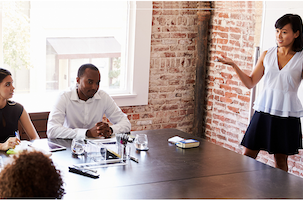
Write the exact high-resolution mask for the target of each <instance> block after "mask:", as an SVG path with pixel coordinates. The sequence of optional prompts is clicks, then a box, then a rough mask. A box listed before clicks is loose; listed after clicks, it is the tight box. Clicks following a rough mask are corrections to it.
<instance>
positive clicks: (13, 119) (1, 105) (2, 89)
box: [0, 68, 39, 151]
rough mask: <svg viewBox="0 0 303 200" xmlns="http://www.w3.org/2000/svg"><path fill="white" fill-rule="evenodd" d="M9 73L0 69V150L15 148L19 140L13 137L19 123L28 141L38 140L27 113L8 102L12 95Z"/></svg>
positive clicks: (20, 107)
mask: <svg viewBox="0 0 303 200" xmlns="http://www.w3.org/2000/svg"><path fill="white" fill-rule="evenodd" d="M14 89H15V88H14V86H13V79H12V76H11V73H10V72H9V71H8V70H6V69H3V68H0V150H2V151H6V150H8V149H11V148H15V146H16V145H17V144H19V143H20V140H19V139H18V138H17V137H16V136H15V131H17V130H18V122H19V121H20V123H21V125H22V127H23V129H24V131H25V132H26V134H27V135H28V137H29V138H30V139H39V136H38V134H37V131H36V129H35V128H34V126H33V124H32V122H31V120H30V118H29V115H28V113H27V112H26V111H25V110H24V108H23V106H22V105H21V104H18V103H15V102H13V101H10V100H9V99H10V98H12V96H13V94H14Z"/></svg>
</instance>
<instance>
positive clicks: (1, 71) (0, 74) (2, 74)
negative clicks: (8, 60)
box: [0, 68, 12, 83]
mask: <svg viewBox="0 0 303 200" xmlns="http://www.w3.org/2000/svg"><path fill="white" fill-rule="evenodd" d="M9 75H12V74H11V73H10V72H9V71H8V70H7V69H3V68H0V83H1V82H2V81H3V79H5V77H7V76H9Z"/></svg>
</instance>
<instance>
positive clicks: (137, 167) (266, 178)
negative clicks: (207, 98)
mask: <svg viewBox="0 0 303 200" xmlns="http://www.w3.org/2000/svg"><path fill="white" fill-rule="evenodd" d="M143 133H144V134H147V136H148V147H149V150H148V151H137V150H136V148H135V147H134V146H133V144H130V145H131V155H132V156H133V157H136V158H138V161H139V162H138V163H136V162H133V161H132V160H128V161H127V164H126V165H122V166H119V165H118V166H110V167H102V168H99V169H98V173H99V174H100V177H99V178H98V179H93V178H90V177H86V176H83V175H79V174H75V173H71V172H69V171H68V166H70V165H72V164H76V163H79V162H80V160H79V158H75V157H74V156H73V155H72V152H71V149H70V144H71V140H66V139H49V140H51V141H52V142H55V143H58V144H61V145H63V146H66V147H67V149H66V150H63V151H58V152H53V154H52V156H51V157H52V159H53V162H54V163H55V165H56V167H57V168H58V169H59V170H60V171H61V174H62V177H63V180H64V182H65V185H64V188H65V191H66V194H65V195H64V197H63V199H102V198H103V199H111V198H113V199H167V198H171V199H180V198H245V199H248V198H254V199H255V198H262V199H265V198H295V199H298V198H303V179H302V178H300V177H297V176H295V175H292V174H289V173H287V172H285V171H283V170H280V169H276V168H273V167H271V166H268V165H266V164H263V163H261V162H259V161H256V160H254V159H252V158H249V157H247V156H243V155H241V154H238V153H235V152H233V151H230V150H228V149H225V148H223V147H221V146H218V145H215V144H212V143H210V142H208V141H206V140H205V139H202V138H199V137H195V136H193V135H190V134H188V133H185V132H182V131H180V130H177V129H160V130H144V131H133V132H131V134H132V135H134V136H135V135H136V134H143ZM173 136H180V137H182V138H185V139H190V138H192V139H196V140H199V141H200V146H199V147H195V148H190V149H181V148H179V147H177V146H175V145H174V144H171V143H169V142H168V139H169V138H171V137H173Z"/></svg>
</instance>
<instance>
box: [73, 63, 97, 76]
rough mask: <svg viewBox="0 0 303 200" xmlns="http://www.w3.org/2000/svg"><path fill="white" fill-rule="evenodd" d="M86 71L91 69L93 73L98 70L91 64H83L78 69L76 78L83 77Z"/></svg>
mask: <svg viewBox="0 0 303 200" xmlns="http://www.w3.org/2000/svg"><path fill="white" fill-rule="evenodd" d="M86 69H92V70H95V71H99V69H98V68H97V67H96V66H95V65H93V64H83V65H81V67H80V68H79V69H78V78H81V76H83V74H84V72H85V70H86Z"/></svg>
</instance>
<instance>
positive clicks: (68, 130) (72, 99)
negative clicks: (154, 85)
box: [47, 88, 131, 138]
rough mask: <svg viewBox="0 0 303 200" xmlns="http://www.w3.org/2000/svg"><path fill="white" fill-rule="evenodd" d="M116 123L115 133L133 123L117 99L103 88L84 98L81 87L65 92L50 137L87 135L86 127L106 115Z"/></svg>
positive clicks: (51, 121) (49, 124)
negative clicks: (117, 103)
mask: <svg viewBox="0 0 303 200" xmlns="http://www.w3.org/2000/svg"><path fill="white" fill-rule="evenodd" d="M104 114H105V116H106V117H107V118H108V119H109V121H110V122H111V123H112V124H113V125H112V126H111V128H112V129H113V133H126V132H129V131H130V129H131V124H130V122H129V120H128V118H127V115H126V114H124V113H123V112H122V111H121V109H120V108H119V107H118V106H117V105H116V103H115V102H114V100H113V99H112V98H111V97H110V96H109V95H108V94H107V93H106V92H104V91H102V90H99V91H98V92H96V94H95V95H94V96H93V97H92V98H90V99H88V100H87V101H83V100H80V99H79V97H78V94H77V89H76V88H73V89H71V90H70V91H66V92H63V93H62V94H61V95H60V96H59V98H58V100H57V102H56V104H55V106H54V107H53V109H52V111H51V112H50V114H49V118H48V122H47V136H48V138H85V137H86V135H85V134H86V131H87V130H88V129H91V128H92V127H94V126H95V124H96V123H98V122H101V121H102V119H103V116H104Z"/></svg>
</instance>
